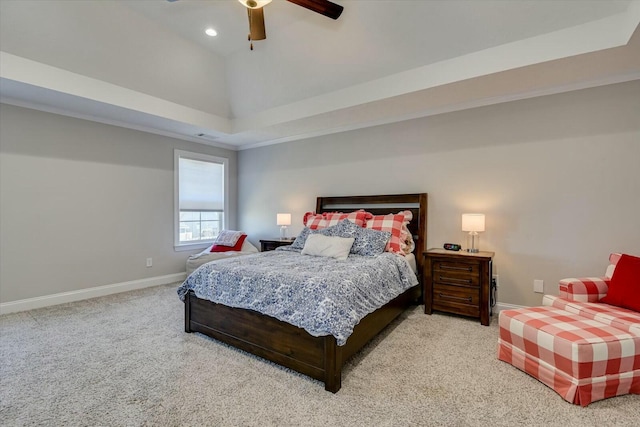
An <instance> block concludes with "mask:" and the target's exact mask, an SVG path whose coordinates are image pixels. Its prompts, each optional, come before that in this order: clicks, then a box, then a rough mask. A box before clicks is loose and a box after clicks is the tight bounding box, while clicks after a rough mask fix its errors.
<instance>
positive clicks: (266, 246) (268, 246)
mask: <svg viewBox="0 0 640 427" xmlns="http://www.w3.org/2000/svg"><path fill="white" fill-rule="evenodd" d="M294 240H296V239H295V238H288V239H262V240H260V252H266V251H272V250H274V249H275V248H277V247H280V246H287V245H290V244H292V243H293V241H294Z"/></svg>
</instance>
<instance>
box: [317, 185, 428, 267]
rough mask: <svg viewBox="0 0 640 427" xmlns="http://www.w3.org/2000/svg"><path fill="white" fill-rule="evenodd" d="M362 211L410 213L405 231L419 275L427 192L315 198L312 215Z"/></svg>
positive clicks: (424, 246)
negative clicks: (408, 233)
mask: <svg viewBox="0 0 640 427" xmlns="http://www.w3.org/2000/svg"><path fill="white" fill-rule="evenodd" d="M358 209H364V210H366V211H368V212H371V213H372V214H374V215H385V214H389V213H398V212H399V211H411V213H413V220H412V221H411V222H410V223H409V225H408V227H409V231H411V234H412V235H413V240H414V242H415V245H416V248H415V250H414V251H413V253H414V254H415V256H416V263H417V265H418V272H419V273H421V272H422V253H423V252H424V251H426V250H427V193H416V194H389V195H382V196H338V197H318V199H317V202H316V212H317V213H324V212H336V211H341V212H349V211H354V210H358Z"/></svg>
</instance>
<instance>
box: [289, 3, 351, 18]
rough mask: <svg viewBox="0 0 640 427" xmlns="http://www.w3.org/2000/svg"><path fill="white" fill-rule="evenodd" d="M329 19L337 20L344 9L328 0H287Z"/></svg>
mask: <svg viewBox="0 0 640 427" xmlns="http://www.w3.org/2000/svg"><path fill="white" fill-rule="evenodd" d="M287 1H289V2H290V3H295V4H297V5H298V6H302V7H304V8H306V9H309V10H312V11H314V12H316V13H319V14H321V15H324V16H327V17H329V18H331V19H338V18H339V17H340V14H341V13H342V10H343V9H344V7H342V6H340V5H339V4H335V3H332V2H330V1H328V0H287Z"/></svg>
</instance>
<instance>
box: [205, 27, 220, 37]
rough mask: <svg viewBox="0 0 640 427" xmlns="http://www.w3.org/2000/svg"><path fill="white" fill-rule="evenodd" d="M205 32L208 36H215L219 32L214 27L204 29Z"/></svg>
mask: <svg viewBox="0 0 640 427" xmlns="http://www.w3.org/2000/svg"><path fill="white" fill-rule="evenodd" d="M204 33H205V34H206V35H208V36H211V37H215V36H217V35H218V32H217V31H216V30H214V29H213V28H207V29H206V30H204Z"/></svg>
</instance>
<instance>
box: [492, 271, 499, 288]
mask: <svg viewBox="0 0 640 427" xmlns="http://www.w3.org/2000/svg"><path fill="white" fill-rule="evenodd" d="M493 281H494V282H495V283H496V288H499V287H500V282H499V281H498V275H497V274H494V275H493Z"/></svg>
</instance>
